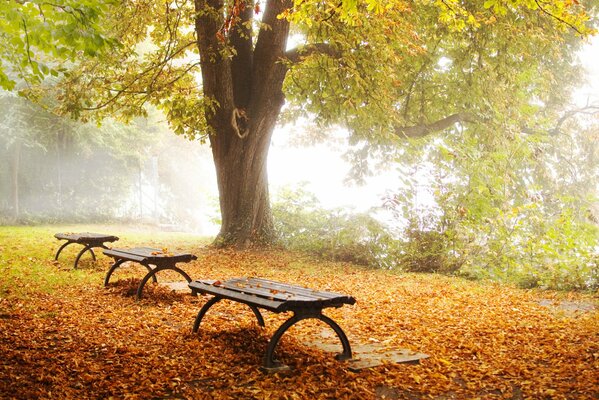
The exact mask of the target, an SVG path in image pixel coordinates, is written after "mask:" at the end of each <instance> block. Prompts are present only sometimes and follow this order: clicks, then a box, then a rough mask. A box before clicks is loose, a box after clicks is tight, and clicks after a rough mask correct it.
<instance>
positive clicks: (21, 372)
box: [0, 248, 599, 399]
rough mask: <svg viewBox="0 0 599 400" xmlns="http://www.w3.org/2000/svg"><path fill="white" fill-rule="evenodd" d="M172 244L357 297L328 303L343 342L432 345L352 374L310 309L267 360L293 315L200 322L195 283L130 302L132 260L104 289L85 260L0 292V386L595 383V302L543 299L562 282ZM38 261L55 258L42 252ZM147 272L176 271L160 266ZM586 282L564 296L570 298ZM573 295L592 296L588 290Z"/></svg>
mask: <svg viewBox="0 0 599 400" xmlns="http://www.w3.org/2000/svg"><path fill="white" fill-rule="evenodd" d="M177 250H178V251H179V250H184V251H188V252H191V253H193V254H195V255H197V256H198V260H196V261H193V262H191V263H181V264H178V266H179V267H181V268H182V269H184V270H185V271H186V272H187V273H188V274H189V275H190V276H191V277H192V278H194V279H219V280H221V281H224V280H226V279H230V278H233V277H245V276H255V277H263V278H267V279H273V280H277V281H281V282H286V283H292V284H297V285H302V286H306V287H310V288H313V289H318V290H330V291H334V292H337V293H343V294H349V295H352V296H354V297H355V298H356V299H357V303H356V304H355V305H353V306H344V307H341V308H338V309H325V310H324V314H326V315H328V316H330V317H331V318H333V319H334V320H335V321H336V322H337V323H338V324H339V325H340V326H341V327H342V328H343V329H344V331H345V332H346V334H347V335H348V337H349V340H350V343H352V344H358V343H362V344H364V343H382V344H384V345H385V346H388V348H393V349H409V350H411V351H417V352H422V353H426V354H428V355H429V356H430V357H429V358H428V359H425V360H422V361H421V362H420V363H419V364H417V365H408V364H386V365H382V366H379V367H374V368H369V369H364V370H360V371H358V372H351V371H350V370H349V368H348V365H347V363H344V362H340V361H336V360H335V359H334V357H333V354H331V353H326V352H323V351H321V350H319V349H318V348H314V347H310V346H306V345H305V344H304V342H302V338H305V337H315V336H318V335H320V334H321V331H322V330H323V329H324V330H326V329H328V328H327V326H326V325H325V324H323V323H322V322H320V321H316V320H308V321H302V322H300V323H299V324H297V325H295V326H294V327H293V328H291V329H290V330H289V331H287V333H286V334H285V335H284V336H283V339H282V340H281V342H280V344H279V346H278V347H277V358H278V359H280V360H281V361H282V362H284V363H286V364H287V365H289V366H290V367H291V368H292V369H291V370H290V371H288V372H284V373H274V374H268V373H265V372H263V371H262V370H261V369H260V366H261V363H262V357H263V354H264V350H265V348H266V346H267V344H268V340H269V338H270V336H271V335H272V334H273V333H274V331H275V330H276V329H277V328H278V327H279V326H280V325H281V323H283V322H284V321H285V320H286V319H287V318H288V317H289V316H290V315H289V314H273V313H270V312H267V311H263V312H262V314H263V316H264V319H265V322H266V327H265V328H260V327H258V325H257V321H256V318H255V316H254V315H253V313H252V312H251V310H250V309H249V308H248V307H247V306H245V305H243V304H237V303H233V302H230V301H221V302H219V303H217V304H216V305H214V306H213V307H212V308H211V309H210V311H209V312H208V313H207V314H206V316H205V317H204V319H203V320H202V324H201V326H200V332H199V334H198V335H195V334H192V332H191V330H192V326H193V322H194V319H195V317H196V315H197V313H198V311H199V310H200V308H201V306H202V305H203V304H204V303H205V302H206V301H207V300H208V299H209V296H205V297H202V296H197V297H194V296H191V294H190V292H188V291H186V292H173V291H172V290H170V289H167V288H166V287H164V286H161V285H156V284H152V283H151V282H148V284H147V285H146V287H145V289H144V298H143V299H142V300H141V301H139V302H138V301H136V300H135V292H136V290H137V285H138V284H139V282H140V280H141V278H142V277H143V274H144V273H145V272H144V271H145V269H144V268H143V267H140V268H139V269H137V268H136V267H135V266H130V267H127V268H125V267H123V268H120V269H119V270H117V271H116V272H115V274H114V275H113V277H112V281H113V283H111V284H110V285H109V287H107V288H104V287H103V286H102V278H101V271H100V272H99V271H97V270H92V271H87V272H85V271H84V273H88V274H97V275H98V282H97V284H92V285H90V284H87V285H83V284H77V285H75V284H74V285H72V286H69V287H66V288H61V289H60V290H57V291H55V292H50V293H44V292H43V291H38V290H35V289H34V287H33V288H32V289H31V291H30V293H28V296H27V297H26V298H18V297H11V295H10V293H9V294H2V297H0V397H1V398H19V399H34V398H56V399H84V398H118V399H121V398H122V399H129V398H131V399H134V398H152V399H155V398H176V399H221V398H222V399H229V398H230V399H252V398H255V399H346V398H347V399H377V398H380V399H382V398H387V399H420V398H433V399H454V398H455V399H463V398H467V399H472V398H482V399H494V398H497V399H501V398H504V399H521V398H535V399H560V398H571V399H593V398H595V399H596V398H598V397H599V381H598V380H599V318H598V315H597V309H596V307H595V306H593V307H592V308H591V309H590V310H584V311H580V312H564V311H561V310H560V309H559V308H558V307H547V306H546V305H544V304H541V302H542V301H545V302H547V301H550V302H551V303H552V304H553V303H555V304H559V301H560V299H561V298H562V297H563V296H568V295H567V294H559V293H548V292H540V291H526V290H519V289H514V288H510V287H507V286H502V285H497V284H488V283H475V282H468V281H464V280H461V279H457V278H448V277H440V276H434V275H402V274H396V273H390V272H385V271H376V270H370V269H361V268H357V267H354V266H352V265H349V264H339V263H327V262H318V261H315V260H310V259H306V258H303V257H302V256H299V255H297V254H292V253H286V252H281V251H269V252H232V251H216V250H211V249H204V248H201V249H200V248H195V249H192V248H185V249H177ZM67 262H68V261H65V262H64V263H67ZM98 263H100V264H101V263H104V264H101V265H102V267H103V268H104V267H105V269H103V271H106V270H107V269H108V266H109V265H110V264H109V261H108V260H106V258H105V257H100V261H99V262H98ZM3 268H10V266H5V267H3ZM47 268H55V269H58V268H59V267H58V266H56V265H54V264H53V263H51V262H48V263H47ZM61 273H64V274H70V273H75V272H73V271H69V270H66V271H62V272H61ZM30 279H36V277H35V276H31V277H30ZM158 279H159V282H164V281H169V280H172V281H180V280H181V279H182V278H181V276H180V275H178V274H176V273H175V274H169V273H168V272H164V274H162V273H159V274H158ZM18 284H24V283H23V280H20V281H19V283H18ZM215 284H216V283H215ZM581 296H582V295H576V294H570V295H569V297H568V299H569V300H571V301H578V300H579V299H580V298H582V297H581ZM584 301H587V302H588V301H591V302H596V297H595V298H592V297H591V298H589V296H587V297H586V298H585V299H584ZM333 339H335V337H334V335H333ZM332 343H338V342H336V341H335V340H332ZM340 350H341V346H340V345H339V351H340Z"/></svg>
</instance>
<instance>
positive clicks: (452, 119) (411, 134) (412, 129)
mask: <svg viewBox="0 0 599 400" xmlns="http://www.w3.org/2000/svg"><path fill="white" fill-rule="evenodd" d="M474 121H476V118H475V117H474V116H473V115H472V114H470V113H468V112H461V113H456V114H452V115H450V116H448V117H445V118H442V119H440V120H438V121H435V122H431V123H430V124H421V125H414V126H400V127H397V128H395V134H396V135H397V136H400V137H404V138H421V137H425V136H428V135H430V134H431V133H435V132H439V131H442V130H444V129H447V128H449V127H450V126H452V125H455V124H457V123H462V122H474Z"/></svg>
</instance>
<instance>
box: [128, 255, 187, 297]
mask: <svg viewBox="0 0 599 400" xmlns="http://www.w3.org/2000/svg"><path fill="white" fill-rule="evenodd" d="M142 265H144V266H145V267H146V268H148V269H149V272H148V273H147V274H146V276H144V277H143V279H142V280H141V282H140V284H139V286H138V287H137V300H140V299H141V297H142V294H143V290H144V286H145V285H146V283H147V282H148V280H149V279H150V278H152V279H153V280H154V282H158V280H157V279H156V274H157V273H158V272H160V271H164V270H172V271H176V272H178V273H179V274H181V275H182V276H183V277H184V278H185V280H186V281H187V283H189V282H191V278H190V277H189V275H187V273H186V272H185V271H183V270H182V269H181V268H178V267H177V266H175V265H162V266H160V267H156V268H152V267H150V266H149V265H146V264H142ZM192 294H195V292H193V291H192Z"/></svg>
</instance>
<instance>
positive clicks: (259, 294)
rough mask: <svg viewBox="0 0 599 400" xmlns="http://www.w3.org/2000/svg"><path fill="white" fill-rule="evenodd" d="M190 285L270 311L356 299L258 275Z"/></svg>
mask: <svg viewBox="0 0 599 400" xmlns="http://www.w3.org/2000/svg"><path fill="white" fill-rule="evenodd" d="M257 285H260V287H258V286H257ZM189 287H190V288H191V289H195V290H197V291H199V292H201V293H209V294H212V295H215V296H220V297H223V298H227V299H230V300H236V301H239V302H242V303H246V304H248V305H255V306H257V307H263V308H267V309H268V310H270V311H273V312H284V311H294V310H321V309H322V308H325V307H340V306H342V305H343V304H354V303H355V302H356V301H355V299H354V298H353V297H351V296H346V295H342V294H338V293H331V292H328V293H327V292H320V291H315V290H311V289H308V288H302V287H298V286H293V285H288V284H284V283H279V282H273V281H269V280H267V279H259V278H233V279H229V280H227V281H225V282H220V281H214V280H197V281H195V282H191V283H190V284H189ZM272 288H278V289H272ZM279 290H280V291H279Z"/></svg>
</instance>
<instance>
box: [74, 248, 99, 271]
mask: <svg viewBox="0 0 599 400" xmlns="http://www.w3.org/2000/svg"><path fill="white" fill-rule="evenodd" d="M86 251H89V252H90V253H92V258H93V260H94V261H96V255H95V254H94V251H93V250H92V246H91V245H89V244H86V245H85V247H84V248H83V250H81V251H80V252H79V254H77V258H75V264H74V265H73V268H75V269H77V264H78V263H79V259H80V258H81V256H82V255H83V254H84V253H85V252H86Z"/></svg>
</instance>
